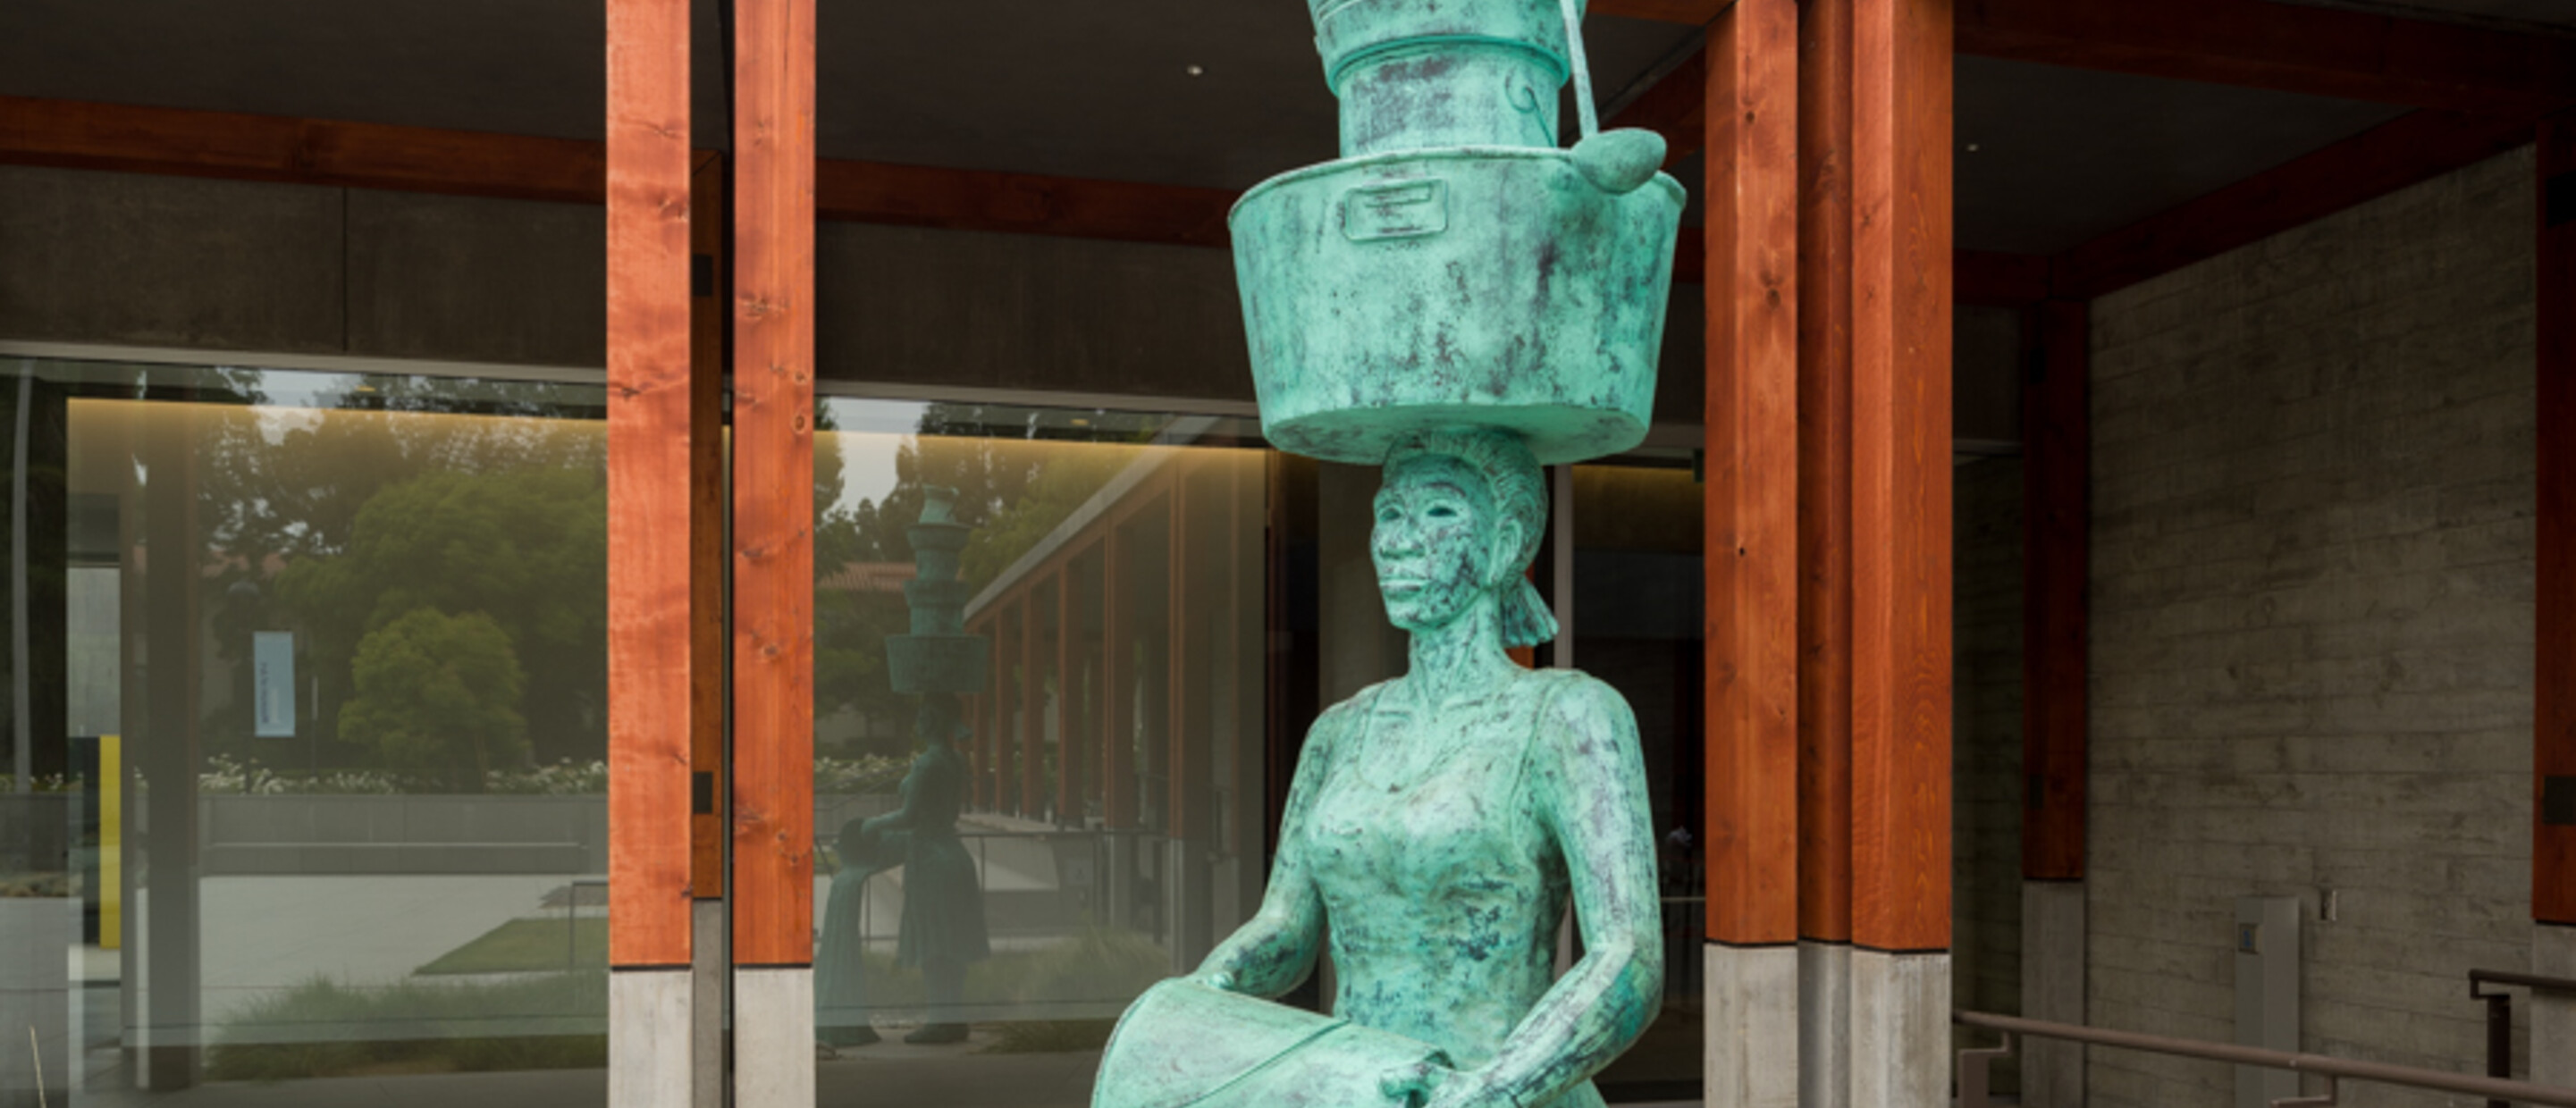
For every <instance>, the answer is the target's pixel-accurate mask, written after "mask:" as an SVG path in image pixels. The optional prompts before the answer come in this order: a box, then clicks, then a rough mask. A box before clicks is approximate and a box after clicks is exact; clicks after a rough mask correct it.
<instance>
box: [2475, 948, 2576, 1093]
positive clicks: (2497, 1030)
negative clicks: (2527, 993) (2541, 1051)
mask: <svg viewBox="0 0 2576 1108" xmlns="http://www.w3.org/2000/svg"><path fill="white" fill-rule="evenodd" d="M2488 985H2504V986H2508V987H2520V988H2525V989H2529V990H2531V991H2532V992H2535V993H2570V994H2576V981H2570V980H2568V979H2566V978H2564V977H2542V976H2540V975H2538V974H2530V973H2515V972H2512V971H2510V970H2482V969H2473V970H2470V971H2469V999H2471V1000H2483V1001H2485V1002H2486V1004H2487V1076H2489V1077H2511V1076H2513V994H2512V993H2502V992H2498V993H2491V992H2488V991H2486V988H2485V986H2488ZM2487 1108H2507V1106H2506V1104H2505V1102H2504V1101H2501V1100H2489V1101H2487Z"/></svg>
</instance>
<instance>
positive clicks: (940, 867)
mask: <svg viewBox="0 0 2576 1108" xmlns="http://www.w3.org/2000/svg"><path fill="white" fill-rule="evenodd" d="M923 494H924V495H923V503H922V508H921V520H920V522H918V523H915V524H913V525H912V526H911V527H909V528H906V529H905V532H904V533H905V535H906V536H907V537H908V538H910V539H911V540H912V557H913V564H914V566H915V567H916V572H915V573H914V575H913V579H912V580H911V581H908V582H906V583H905V584H904V600H905V601H906V603H908V604H909V605H910V606H911V609H912V627H911V631H912V633H911V634H908V635H895V636H891V637H889V638H888V639H887V640H886V671H887V676H888V677H889V678H890V679H891V680H892V682H893V684H894V690H895V691H896V692H899V693H908V694H915V695H919V696H920V697H921V707H920V709H919V712H918V714H917V715H916V716H915V718H914V720H913V729H912V731H913V737H914V738H916V739H918V740H920V742H921V754H920V755H919V756H918V757H915V758H914V759H913V761H912V769H911V771H910V772H908V773H906V774H904V777H903V788H902V795H903V805H902V806H901V807H899V808H897V809H895V810H894V811H891V812H888V813H886V814H884V815H881V816H878V817H876V818H874V819H871V820H869V821H867V822H866V823H865V824H863V825H861V828H860V830H861V833H862V837H876V836H883V835H886V834H888V833H890V832H903V833H904V834H905V843H906V845H905V846H904V847H903V930H902V933H901V938H899V939H898V940H897V941H896V943H895V962H896V964H898V965H902V966H906V967H912V968H918V969H919V970H921V975H922V979H923V983H924V984H925V985H927V986H928V987H929V993H930V1022H929V1023H927V1024H924V1025H923V1026H922V1028H921V1029H920V1030H918V1031H915V1032H913V1033H912V1034H910V1035H907V1036H905V1037H904V1041H905V1042H908V1043H953V1042H960V1041H963V1040H964V1039H965V1038H966V1025H965V1023H964V1022H962V1021H961V1019H960V1016H959V1012H958V1006H959V1005H960V1004H961V1003H963V1001H964V999H965V991H966V965H967V963H969V962H975V961H980V960H982V959H983V958H985V957H986V956H988V955H989V954H991V953H992V947H991V945H990V943H989V942H988V941H987V940H986V937H985V934H984V892H983V887H982V885H981V884H980V883H979V882H978V881H977V879H976V874H975V860H974V859H973V858H971V857H968V856H967V854H966V845H965V844H964V843H961V842H959V841H958V840H957V811H958V809H959V808H961V807H963V806H964V805H965V803H966V759H965V758H964V756H962V755H960V754H958V753H957V748H956V746H955V745H953V744H954V743H955V742H956V741H957V740H958V739H959V738H961V737H963V736H964V735H965V733H966V727H965V725H964V724H963V723H962V722H960V719H959V711H958V703H957V698H958V697H959V696H960V695H961V694H968V693H977V692H982V691H983V690H984V687H985V685H986V678H987V677H988V675H989V673H990V667H991V664H992V663H991V658H992V653H991V649H990V644H989V643H987V642H986V641H985V639H984V638H983V636H980V635H969V634H966V633H965V631H964V628H965V609H966V598H967V590H966V583H965V582H963V581H960V580H958V576H957V575H958V560H957V556H958V552H959V551H962V550H964V549H965V548H966V537H967V533H968V528H967V527H966V526H965V525H964V524H961V523H959V522H957V521H956V519H955V517H954V516H953V515H951V511H952V509H953V507H954V506H955V502H956V499H957V493H956V490H953V489H945V488H938V487H930V488H925V489H924V490H923Z"/></svg>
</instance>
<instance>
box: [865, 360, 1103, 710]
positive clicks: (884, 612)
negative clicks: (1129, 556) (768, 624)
mask: <svg viewBox="0 0 2576 1108" xmlns="http://www.w3.org/2000/svg"><path fill="white" fill-rule="evenodd" d="M917 428H918V433H917V434H915V435H913V436H912V437H911V438H910V439H909V440H907V441H906V442H905V443H904V444H903V445H902V446H901V447H899V448H897V450H896V452H895V486H894V488H893V489H892V490H891V491H889V492H888V493H887V494H886V495H885V497H884V498H883V499H881V500H861V501H859V502H858V504H857V505H856V506H854V507H852V508H850V509H848V510H845V511H835V512H831V513H828V514H827V515H826V516H825V518H824V519H823V521H822V524H821V529H820V531H819V532H818V535H817V541H816V557H815V572H816V574H817V577H818V580H821V581H829V580H830V579H831V578H833V577H834V576H835V575H838V574H842V573H844V572H846V571H848V570H850V569H852V568H855V567H863V566H869V565H885V566H896V567H900V568H899V569H898V572H899V573H908V572H909V570H910V568H911V566H912V543H911V542H910V540H908V539H907V538H906V537H905V535H904V529H905V528H907V527H910V526H912V524H913V523H914V522H916V521H917V520H919V519H920V518H921V507H922V490H923V489H924V488H926V487H929V486H946V487H948V488H952V489H956V490H957V500H956V505H955V509H954V515H955V518H956V519H957V521H958V522H960V523H964V524H966V525H967V526H970V527H974V528H976V532H975V534H974V535H973V537H971V538H969V539H968V540H967V544H966V550H965V553H964V555H963V561H964V564H965V573H964V578H965V580H966V582H967V584H969V585H971V586H974V587H977V588H981V587H982V586H984V585H987V584H990V583H991V582H992V581H993V579H994V578H996V577H998V576H999V575H1000V574H1001V572H1002V571H1003V570H1004V569H1007V568H1009V567H1010V565H1011V563H1012V562H1014V561H1017V560H1019V558H1020V557H1021V556H1022V555H1024V554H1026V553H1028V552H1029V550H1031V549H1032V548H1034V547H1035V546H1036V545H1037V543H1038V542H1039V541H1041V540H1043V539H1044V538H1045V537H1046V535H1047V533H1048V532H1050V531H1053V530H1054V529H1055V527H1056V526H1057V525H1058V524H1060V523H1062V522H1064V520H1065V519H1066V518H1067V517H1069V516H1071V515H1072V514H1073V512H1074V511H1075V510H1076V509H1078V508H1080V507H1081V506H1082V505H1083V503H1084V502H1086V501H1088V500H1090V499H1091V497H1092V496H1093V495H1095V494H1097V493H1098V492H1099V491H1100V489H1101V487H1102V486H1104V485H1106V484H1108V482H1109V480H1110V479H1111V478H1112V477H1115V476H1116V475H1117V474H1118V472H1119V471H1120V470H1122V469H1124V468H1126V467H1127V466H1128V465H1129V464H1130V463H1132V462H1134V461H1135V460H1136V458H1137V457H1138V455H1139V453H1140V452H1141V447H1139V446H1136V445H1133V443H1136V442H1141V441H1143V440H1144V439H1145V438H1147V437H1150V432H1140V433H1137V434H1135V435H1132V436H1123V437H1122V438H1121V439H1119V440H1112V441H1102V440H1103V436H1101V435H1100V434H1098V433H1096V432H1092V431H1089V430H1086V429H1083V428H1079V427H1068V426H1060V425H1050V424H1049V423H1048V422H1046V421H1045V420H1044V419H1042V413H1039V412H1037V411H1033V410H1031V409H1027V408H1004V407H990V406H985V405H979V404H933V405H930V406H929V407H928V408H927V409H926V410H925V411H924V412H923V413H922V416H921V420H920V422H919V424H918V425H917ZM1068 440H1070V441H1073V442H1080V443H1086V444H1091V445H1083V446H1057V445H1054V444H1055V443H1061V442H1066V441H1068ZM1039 442H1047V443H1048V444H1049V445H1046V446H1037V445H1033V444H1035V443H1039ZM821 503H826V504H828V503H830V501H828V500H826V501H821ZM814 606H815V639H816V661H815V688H816V689H817V691H818V693H819V697H818V703H817V705H816V709H817V713H818V714H824V713H829V712H833V711H837V710H842V709H849V710H854V711H857V712H858V713H860V714H861V715H862V716H864V717H866V718H868V719H871V720H876V721H891V722H892V725H891V726H888V727H884V728H881V730H882V731H883V732H884V734H883V735H882V737H881V738H880V739H879V740H877V741H876V742H874V743H872V744H870V745H868V746H867V747H866V748H865V749H866V751H867V752H871V753H877V754H884V755H890V756H899V755H902V754H904V753H906V752H908V751H909V750H910V749H911V742H912V740H911V738H910V736H909V735H908V734H907V733H906V731H905V729H904V727H903V726H902V725H901V724H902V721H908V720H910V719H911V718H912V701H911V698H909V697H903V696H898V695H896V694H895V692H894V690H893V689H892V688H891V687H889V685H888V684H887V680H886V676H885V669H884V666H885V662H884V659H885V639H886V636H888V635H900V634H903V633H904V632H905V630H906V629H907V627H908V624H909V614H908V610H907V609H906V607H905V606H904V602H903V596H902V594H901V593H900V592H870V591H865V590H862V589H856V588H828V587H826V588H818V589H817V590H816V594H815V598H814Z"/></svg>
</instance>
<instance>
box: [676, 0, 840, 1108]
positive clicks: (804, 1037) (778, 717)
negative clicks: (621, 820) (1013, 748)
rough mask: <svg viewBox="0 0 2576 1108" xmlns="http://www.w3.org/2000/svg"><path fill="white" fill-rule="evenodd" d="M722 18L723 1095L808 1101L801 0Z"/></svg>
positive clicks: (808, 259) (806, 165)
mask: <svg viewBox="0 0 2576 1108" xmlns="http://www.w3.org/2000/svg"><path fill="white" fill-rule="evenodd" d="M734 26H735V41H734V44H733V46H734V81H735V88H734V121H733V138H734V157H735V172H734V288H733V318H734V367H733V368H734V373H733V377H734V440H733V443H734V466H733V473H734V572H733V585H734V608H733V622H734V637H733V643H734V663H733V665H734V697H733V704H734V775H735V776H734V788H733V831H734V862H733V892H734V911H733V961H734V965H735V974H734V1023H735V1036H734V1042H735V1055H734V1061H735V1067H736V1069H735V1082H734V1098H735V1103H737V1104H740V1105H742V1106H743V1108H811V1105H812V1104H813V1102H814V1056H813V1041H814V1030H813V1024H814V1005H813V972H812V966H813V961H814V941H813V928H814V542H813V537H814V536H813V531H814V311H813V306H814V0H735V6H734ZM684 118H685V117H684Z"/></svg>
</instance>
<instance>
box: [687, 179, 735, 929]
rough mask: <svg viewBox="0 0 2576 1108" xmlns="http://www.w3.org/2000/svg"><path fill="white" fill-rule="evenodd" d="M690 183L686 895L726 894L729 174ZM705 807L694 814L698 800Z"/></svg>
mask: <svg viewBox="0 0 2576 1108" xmlns="http://www.w3.org/2000/svg"><path fill="white" fill-rule="evenodd" d="M694 158H695V161H696V162H697V168H696V169H695V170H694V171H693V172H692V174H691V176H690V181H689V252H690V254H691V258H690V265H691V267H692V268H693V269H703V271H704V272H705V274H706V276H707V277H708V278H709V279H708V280H706V281H704V282H703V283H701V282H699V281H697V280H696V274H694V273H693V274H692V276H691V284H692V285H693V286H695V287H693V288H691V289H690V290H689V291H690V292H691V294H692V295H691V297H690V300H689V440H688V441H689V607H690V613H689V736H690V738H689V768H690V772H691V773H692V774H694V775H695V776H696V780H693V781H691V782H690V789H689V791H690V796H689V806H690V811H689V888H690V890H691V893H692V895H694V896H696V897H697V898H699V899H701V900H711V899H715V898H719V897H722V896H723V895H724V861H725V859H724V844H725V797H726V794H727V793H728V791H729V790H728V789H727V788H726V785H725V782H726V780H727V777H728V774H727V773H726V771H725V739H724V737H725V729H724V717H725V667H724V653H725V620H724V610H725V608H724V605H725V597H724V573H725V535H724V528H725V482H724V465H725V459H724V371H725V351H726V338H725V332H726V326H727V323H728V321H729V317H730V315H731V313H729V312H727V311H725V295H724V288H725V279H724V276H723V275H724V272H725V268H726V260H727V258H728V257H729V256H730V251H728V250H727V248H726V247H727V242H726V240H727V238H728V236H727V235H726V234H725V222H724V211H725V201H724V198H725V190H726V186H727V184H728V182H727V177H728V175H729V174H730V173H731V172H732V166H731V165H730V164H728V163H727V162H726V161H725V159H724V158H722V157H720V156H718V155H716V154H715V153H713V152H710V151H700V152H698V153H697V154H696V155H695V156H694ZM701 799H703V800H705V801H706V803H705V805H704V806H703V807H701V806H700V805H699V803H698V802H699V801H700V800H701Z"/></svg>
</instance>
